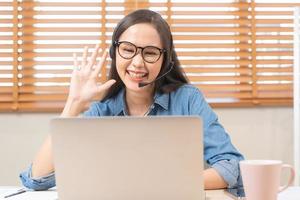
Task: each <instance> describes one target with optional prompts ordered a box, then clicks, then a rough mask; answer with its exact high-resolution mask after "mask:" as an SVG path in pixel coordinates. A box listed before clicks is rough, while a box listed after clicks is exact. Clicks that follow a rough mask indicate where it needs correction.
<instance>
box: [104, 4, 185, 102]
mask: <svg viewBox="0 0 300 200" xmlns="http://www.w3.org/2000/svg"><path fill="white" fill-rule="evenodd" d="M139 23H149V24H151V25H152V26H153V27H154V28H155V29H156V30H157V32H158V34H159V36H160V41H161V42H162V45H163V48H164V49H166V51H165V53H164V60H163V63H162V67H161V70H160V72H159V74H158V77H159V76H160V75H162V74H164V73H166V72H167V71H168V70H169V69H170V67H171V65H172V62H173V69H172V70H171V71H170V72H169V73H168V74H167V75H166V76H164V77H163V78H161V79H159V80H158V81H156V82H155V87H154V90H155V91H154V92H158V93H168V92H172V91H174V90H176V89H177V88H179V87H180V86H181V85H183V84H186V83H188V80H187V78H186V76H185V74H184V73H183V71H182V69H181V67H180V63H179V60H178V58H177V55H176V52H175V49H174V45H173V37H172V34H171V31H170V27H169V25H168V23H167V22H166V21H165V20H164V19H163V18H162V17H161V16H160V14H158V13H156V12H154V11H151V10H146V9H141V10H136V11H134V12H132V13H130V14H129V15H127V16H126V17H124V18H123V19H122V20H121V21H120V22H119V23H118V25H117V27H116V28H115V30H114V33H113V35H112V45H111V47H110V50H109V55H110V57H111V59H112V62H111V68H110V72H109V79H115V80H116V83H115V84H114V85H113V86H112V87H111V88H110V89H109V90H108V92H107V94H106V97H105V98H104V99H108V98H111V97H113V96H115V95H116V94H117V93H118V92H119V91H120V90H121V89H122V88H123V87H125V86H124V83H123V82H122V80H121V78H120V77H119V74H118V72H117V68H116V46H115V44H114V42H115V41H118V39H119V38H120V36H121V35H122V33H123V32H124V31H126V30H127V29H128V28H129V27H130V26H133V25H135V24H139Z"/></svg>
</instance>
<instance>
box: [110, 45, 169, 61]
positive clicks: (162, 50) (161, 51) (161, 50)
mask: <svg viewBox="0 0 300 200" xmlns="http://www.w3.org/2000/svg"><path fill="white" fill-rule="evenodd" d="M122 43H129V44H130V45H132V46H134V47H135V49H136V51H135V53H134V54H133V56H132V57H131V58H125V57H123V56H122V55H121V54H120V50H119V47H120V45H121V44H122ZM114 46H115V47H116V48H118V49H117V51H118V54H119V55H120V56H121V57H122V58H124V59H126V60H130V59H132V58H134V57H135V56H136V55H137V54H138V52H139V51H138V50H139V49H141V56H142V58H143V60H144V61H145V62H147V63H156V62H157V61H158V60H159V59H160V57H161V55H162V54H163V53H165V52H167V50H166V49H161V48H158V47H156V46H145V47H138V46H136V45H135V44H133V43H131V42H128V41H114ZM147 47H152V48H155V49H158V50H159V53H160V54H159V56H158V58H157V60H156V61H154V62H148V61H146V60H145V58H144V54H143V51H144V49H146V48H147Z"/></svg>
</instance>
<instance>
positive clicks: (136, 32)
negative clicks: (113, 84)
mask: <svg viewBox="0 0 300 200" xmlns="http://www.w3.org/2000/svg"><path fill="white" fill-rule="evenodd" d="M118 41H119V42H124V43H123V44H122V45H119V47H116V67H117V72H118V74H119V76H120V78H121V80H122V81H123V83H124V84H125V86H126V90H127V91H128V90H131V91H136V92H138V91H143V90H149V91H152V89H153V88H154V84H150V85H147V86H145V87H141V88H139V87H138V84H139V83H141V82H151V81H153V80H155V78H156V77H157V76H158V74H159V72H160V69H161V66H162V62H163V53H162V54H161V56H160V57H159V59H158V60H157V61H155V60H156V59H155V57H157V54H160V52H159V51H157V50H158V49H157V48H159V49H163V46H162V43H161V41H160V37H159V34H158V32H157V31H156V29H155V28H154V27H153V26H152V25H151V24H146V23H142V24H135V25H133V26H130V27H129V28H128V29H127V30H126V31H124V32H123V33H122V35H121V36H120V38H119V40H118ZM126 42H129V43H126ZM130 43H131V44H130ZM132 44H133V45H135V46H136V47H142V48H143V47H146V46H152V47H157V48H147V49H145V50H144V53H143V56H144V58H145V59H146V60H148V61H155V62H153V63H149V62H146V61H145V60H144V59H143V56H142V51H141V49H140V48H138V49H137V54H136V55H135V56H134V57H133V58H131V59H128V57H131V56H130V55H133V52H134V50H135V47H134V46H133V45H132ZM118 48H119V51H118ZM119 52H120V53H121V54H122V56H121V55H120V54H119ZM124 55H125V56H124ZM124 57H125V58H124ZM126 58H127V59H126ZM153 58H154V59H153Z"/></svg>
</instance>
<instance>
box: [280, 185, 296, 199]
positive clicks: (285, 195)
mask: <svg viewBox="0 0 300 200" xmlns="http://www.w3.org/2000/svg"><path fill="white" fill-rule="evenodd" d="M299 199H300V187H289V188H288V189H286V190H285V191H283V192H281V193H279V194H278V200H299Z"/></svg>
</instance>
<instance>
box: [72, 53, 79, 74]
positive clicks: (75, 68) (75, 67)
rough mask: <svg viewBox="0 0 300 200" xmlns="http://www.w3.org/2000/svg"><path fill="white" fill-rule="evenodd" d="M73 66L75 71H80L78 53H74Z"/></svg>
mask: <svg viewBox="0 0 300 200" xmlns="http://www.w3.org/2000/svg"><path fill="white" fill-rule="evenodd" d="M73 66H74V70H78V67H79V66H78V60H77V55H76V53H73Z"/></svg>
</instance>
